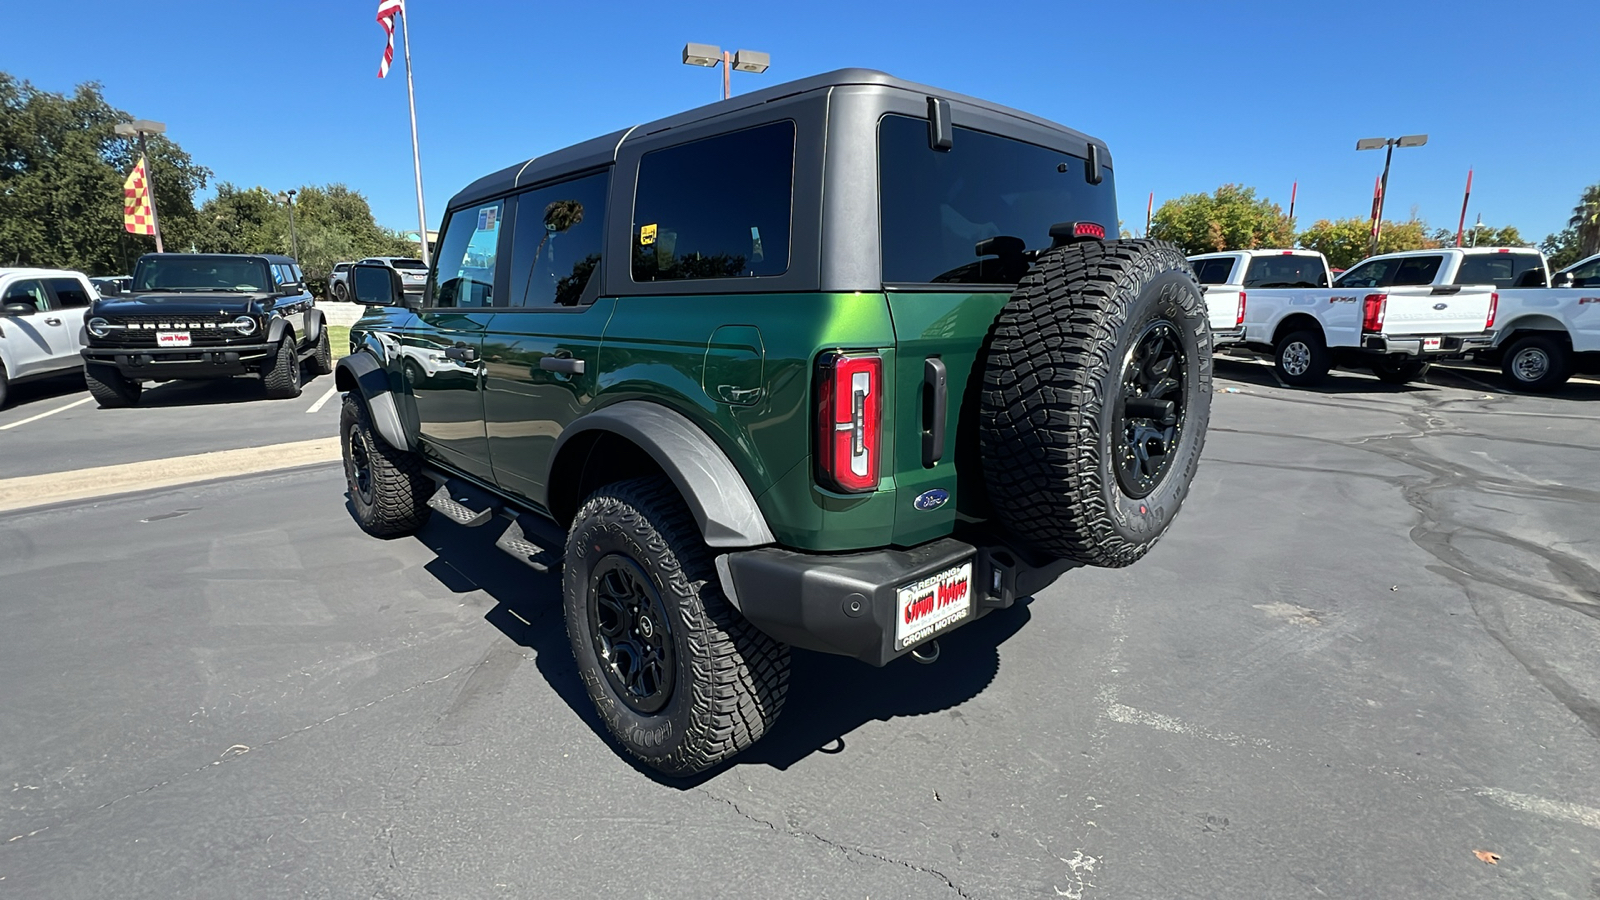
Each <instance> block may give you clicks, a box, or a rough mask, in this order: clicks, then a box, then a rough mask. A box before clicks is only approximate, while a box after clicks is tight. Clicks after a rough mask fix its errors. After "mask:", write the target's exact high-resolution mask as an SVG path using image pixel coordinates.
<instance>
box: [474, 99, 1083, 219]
mask: <svg viewBox="0 0 1600 900" xmlns="http://www.w3.org/2000/svg"><path fill="white" fill-rule="evenodd" d="M854 85H867V86H874V87H885V88H892V89H896V90H902V91H907V92H909V93H914V94H921V95H925V96H929V97H938V98H941V99H945V100H953V101H955V102H958V103H962V104H965V105H968V106H975V107H979V108H981V109H984V110H986V111H989V112H993V113H998V114H1000V115H1004V116H1010V117H1012V118H1015V119H1019V120H1021V121H1024V122H1028V123H1031V124H1033V125H1036V126H1040V127H1043V128H1048V129H1050V130H1052V131H1058V132H1060V133H1062V134H1064V135H1068V136H1070V137H1072V138H1074V139H1076V140H1080V141H1087V142H1089V143H1092V144H1098V145H1099V146H1100V147H1101V148H1102V150H1108V148H1106V144H1105V142H1104V141H1100V140H1097V139H1095V138H1091V137H1089V136H1088V135H1085V134H1084V133H1082V132H1080V131H1075V130H1074V129H1071V128H1068V127H1066V126H1065V125H1061V124H1058V123H1056V122H1052V121H1050V120H1049V119H1043V118H1040V117H1038V116H1035V115H1032V114H1030V113H1025V112H1022V111H1021V110H1016V109H1012V108H1010V107H1008V106H1001V105H1000V104H998V103H991V102H989V101H987V100H979V99H978V98H976V97H968V96H966V95H965V94H956V93H952V92H950V91H945V90H940V89H939V88H935V87H929V86H928V85H925V84H918V83H916V82H914V81H906V80H904V79H901V78H896V77H894V76H893V75H889V74H887V73H885V72H879V71H877V70H876V69H837V70H835V71H832V72H824V73H823V74H821V75H812V76H811V77H809V78H801V79H797V80H795V81H787V82H784V83H783V84H778V85H774V86H772V87H769V88H762V89H761V90H758V91H751V92H750V93H748V94H740V95H739V96H737V97H733V98H732V99H729V100H722V101H719V102H717V103H711V104H708V105H706V106H701V107H697V108H695V109H691V110H687V111H685V112H681V113H676V114H674V115H671V116H667V117H666V118H663V119H657V120H655V121H654V122H647V123H644V124H642V125H635V126H633V127H632V128H624V129H622V130H621V131H613V132H611V133H610V134H607V135H603V136H601V137H597V138H591V139H589V140H587V141H584V142H582V143H579V144H573V145H571V146H569V147H565V148H562V149H560V150H556V151H554V152H552V153H548V154H546V155H544V156H536V157H533V158H531V159H528V160H525V161H523V162H520V163H516V164H515V165H510V166H506V167H505V168H504V169H501V170H500V171H498V172H494V173H492V174H489V175H485V176H483V177H482V178H479V179H478V180H477V181H474V182H472V183H471V184H469V185H467V186H466V187H465V188H462V189H461V191H460V192H459V193H457V194H456V195H455V196H454V197H452V198H450V206H449V208H450V209H455V208H457V207H460V206H465V205H467V204H469V203H474V202H476V201H478V200H481V199H485V198H488V197H492V196H495V195H497V194H503V193H507V192H509V191H512V190H515V189H516V188H519V187H524V186H527V185H533V184H538V183H539V182H541V181H545V180H547V179H550V178H555V177H558V176H562V175H567V174H570V173H573V172H580V171H582V170H584V169H590V168H598V167H600V166H607V165H611V164H613V163H615V162H616V161H617V151H618V150H619V149H620V148H621V147H622V144H623V142H624V141H626V140H627V139H629V138H630V137H633V138H635V139H637V138H639V137H643V136H645V135H650V134H657V133H659V132H662V131H666V130H667V129H669V128H678V127H681V126H684V125H690V124H693V123H696V122H702V121H705V120H708V119H714V118H717V117H720V116H726V115H729V114H731V113H736V112H740V111H743V110H747V109H753V108H755V107H757V106H761V105H762V104H764V103H770V102H772V101H774V100H781V99H783V98H785V97H792V96H794V95H796V94H803V93H806V92H808V91H816V90H822V89H825V88H832V87H842V86H854ZM1104 159H1105V160H1106V161H1107V163H1106V164H1107V165H1109V160H1110V155H1109V152H1107V153H1106V155H1105V156H1104Z"/></svg>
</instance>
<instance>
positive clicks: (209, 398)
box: [139, 375, 333, 408]
mask: <svg viewBox="0 0 1600 900" xmlns="http://www.w3.org/2000/svg"><path fill="white" fill-rule="evenodd" d="M332 385H333V376H332V375H321V376H318V377H316V378H312V379H309V380H307V381H306V382H305V383H304V384H303V385H302V386H301V397H305V395H307V394H310V395H311V396H310V397H305V399H306V400H307V402H310V400H312V399H313V398H315V396H316V395H317V394H318V393H320V392H321V391H324V390H327V389H328V388H329V387H331V386H332ZM300 399H301V398H298V397H297V398H295V399H294V400H290V401H287V402H288V403H291V404H295V403H299V402H300ZM257 400H259V401H262V402H267V403H278V402H284V401H276V400H267V398H266V394H265V393H264V391H263V388H262V386H261V379H260V378H257V377H255V376H253V375H236V376H234V377H232V378H213V379H206V380H204V381H163V382H158V383H156V384H154V385H152V384H151V383H150V382H148V381H147V382H145V389H144V393H143V395H141V396H140V398H139V405H140V406H147V407H156V408H161V407H173V406H220V405H223V404H228V403H250V402H254V401H257Z"/></svg>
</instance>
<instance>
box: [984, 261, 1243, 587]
mask: <svg viewBox="0 0 1600 900" xmlns="http://www.w3.org/2000/svg"><path fill="white" fill-rule="evenodd" d="M981 408H982V415H981V417H980V419H979V426H978V428H979V436H980V442H981V447H982V461H983V472H984V479H985V483H986V484H987V486H988V489H989V499H990V506H991V508H992V509H993V511H994V514H995V516H996V517H997V518H998V519H999V520H1000V521H1001V522H1003V523H1004V524H1005V525H1006V527H1007V528H1009V529H1010V530H1011V531H1012V532H1014V533H1015V534H1016V535H1017V536H1018V537H1019V538H1020V539H1022V540H1023V541H1025V542H1027V543H1029V544H1032V545H1033V546H1034V547H1036V548H1038V549H1039V550H1042V551H1044V552H1045V553H1048V554H1051V555H1053V556H1057V557H1064V558H1069V559H1074V560H1077V561H1079V562H1082V563H1087V564H1090V565H1097V566H1113V567H1114V566H1126V565H1129V564H1130V563H1132V562H1134V561H1135V560H1137V559H1139V558H1140V557H1141V556H1143V555H1144V554H1145V553H1146V552H1148V551H1149V549H1150V548H1151V547H1152V546H1154V544H1155V542H1156V540H1157V539H1158V538H1159V537H1160V536H1161V535H1162V534H1163V533H1164V532H1165V531H1166V530H1167V527H1168V525H1170V524H1171V522H1172V519H1173V517H1174V516H1175V515H1177V513H1178V508H1179V507H1180V506H1181V505H1182V503H1183V499H1184V497H1185V496H1187V494H1188V492H1189V483H1190V481H1191V480H1192V479H1193V477H1194V472H1195V467H1196V465H1198V463H1199V458H1200V449H1201V445H1202V444H1204V442H1205V433H1206V423H1207V421H1208V419H1209V418H1210V415H1211V330H1210V327H1209V326H1208V325H1207V321H1206V309H1205V303H1204V302H1203V300H1202V299H1201V296H1200V287H1199V285H1198V284H1197V283H1196V282H1195V279H1194V274H1193V272H1192V271H1191V270H1190V268H1189V264H1188V262H1187V261H1186V260H1185V259H1184V257H1183V254H1182V253H1181V252H1179V251H1178V249H1177V248H1176V247H1174V246H1172V245H1171V244H1168V243H1165V242H1161V241H1106V242H1099V241H1089V242H1084V243H1079V244H1072V245H1068V246H1066V247H1061V248H1058V249H1055V250H1050V251H1048V252H1046V253H1044V254H1042V255H1041V256H1040V257H1039V259H1038V261H1037V263H1036V265H1035V266H1034V268H1033V270H1032V271H1030V272H1029V273H1028V275H1027V276H1026V277H1025V278H1023V280H1022V282H1021V283H1020V284H1019V285H1018V286H1017V290H1016V292H1015V293H1014V294H1012V295H1011V300H1010V302H1008V303H1007V304H1006V307H1005V309H1003V310H1002V311H1001V313H1000V316H999V318H997V319H996V321H995V330H994V334H993V338H992V340H991V342H990V346H989V350H988V358H987V360H986V362H985V363H984V381H983V394H982V398H981Z"/></svg>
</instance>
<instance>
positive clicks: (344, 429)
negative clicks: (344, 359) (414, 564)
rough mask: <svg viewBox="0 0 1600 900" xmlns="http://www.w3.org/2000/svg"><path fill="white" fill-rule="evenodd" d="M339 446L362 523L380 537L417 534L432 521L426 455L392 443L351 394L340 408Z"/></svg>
mask: <svg viewBox="0 0 1600 900" xmlns="http://www.w3.org/2000/svg"><path fill="white" fill-rule="evenodd" d="M339 449H340V450H341V452H342V454H343V456H344V478H345V486H346V488H347V489H348V490H349V493H350V506H351V508H352V509H354V510H355V514H356V523H357V524H359V525H360V526H361V530H362V531H365V532H366V533H367V534H370V535H373V536H374V537H381V538H392V537H405V536H407V535H412V534H416V533H417V532H418V531H420V530H421V529H422V526H423V525H426V524H427V522H428V517H429V516H430V515H431V514H432V513H433V510H431V509H429V508H428V494H429V491H430V490H431V489H432V486H433V481H432V479H430V478H428V476H427V475H426V474H424V473H423V471H422V457H421V456H419V455H418V454H416V453H412V452H410V451H408V450H400V449H398V448H396V447H393V446H390V444H389V442H388V441H385V440H384V439H383V436H382V435H380V434H378V432H377V431H376V430H374V429H373V427H372V421H371V419H369V418H368V417H367V407H366V405H365V404H363V403H362V402H361V401H360V400H358V399H356V398H355V397H354V396H352V395H350V394H346V395H345V397H344V404H343V405H342V406H341V407H340V410H339Z"/></svg>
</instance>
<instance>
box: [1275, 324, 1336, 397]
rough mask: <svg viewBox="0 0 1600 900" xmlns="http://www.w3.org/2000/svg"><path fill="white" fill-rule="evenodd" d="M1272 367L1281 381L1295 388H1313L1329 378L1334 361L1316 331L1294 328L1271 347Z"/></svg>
mask: <svg viewBox="0 0 1600 900" xmlns="http://www.w3.org/2000/svg"><path fill="white" fill-rule="evenodd" d="M1272 357H1273V359H1272V363H1273V368H1275V369H1277V371H1278V377H1279V378H1281V379H1283V383H1284V384H1290V385H1294V386H1295V387H1312V386H1315V385H1318V384H1321V383H1322V379H1324V378H1326V377H1328V369H1330V368H1331V367H1332V365H1333V360H1332V359H1330V358H1329V356H1328V345H1327V343H1326V342H1325V341H1323V339H1322V334H1321V333H1320V332H1316V331H1310V330H1307V331H1296V332H1294V333H1293V334H1286V335H1284V336H1283V339H1282V340H1280V341H1278V343H1277V345H1276V346H1274V347H1273V348H1272Z"/></svg>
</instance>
